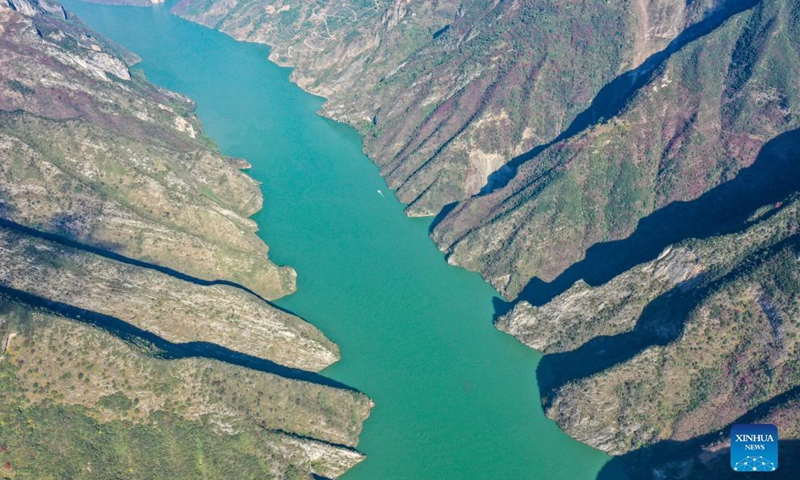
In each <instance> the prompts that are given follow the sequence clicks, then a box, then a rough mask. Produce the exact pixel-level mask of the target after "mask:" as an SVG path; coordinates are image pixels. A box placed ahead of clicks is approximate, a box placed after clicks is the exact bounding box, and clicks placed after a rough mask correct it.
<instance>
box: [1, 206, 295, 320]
mask: <svg viewBox="0 0 800 480" xmlns="http://www.w3.org/2000/svg"><path fill="white" fill-rule="evenodd" d="M0 213H2V212H0ZM0 227H4V228H7V229H9V230H13V231H15V232H19V233H22V234H25V235H29V236H31V237H35V238H41V239H42V240H47V241H49V242H53V243H57V244H59V245H63V246H65V247H69V248H74V249H77V250H83V251H85V252H89V253H92V254H95V255H99V256H101V257H104V258H108V259H110V260H115V261H117V262H120V263H125V264H127V265H131V266H134V267H139V268H146V269H148V270H155V271H157V272H160V273H163V274H165V275H169V276H170V277H175V278H177V279H178V280H183V281H184V282H189V283H194V284H195V285H201V286H204V287H208V286H212V285H225V286H228V287H233V288H236V289H239V290H243V291H245V292H247V293H249V294H250V295H253V296H255V297H257V298H259V299H260V300H262V301H264V302H265V303H267V304H269V306H270V307H272V308H274V309H276V310H280V311H282V312H284V313H289V314H291V315H295V314H294V313H292V312H290V311H289V310H286V309H285V308H282V307H279V306H278V305H275V304H274V303H273V302H271V301H269V300H267V299H266V298H264V297H262V296H261V295H259V294H257V293H256V292H254V291H252V290H250V289H249V288H247V287H245V286H244V285H240V284H238V283H235V282H231V281H228V280H204V279H202V278H197V277H193V276H191V275H187V274H185V273H182V272H179V271H177V270H174V269H172V268H169V267H162V266H161V265H156V264H154V263H148V262H145V261H142V260H137V259H135V258H130V257H126V256H125V255H121V254H119V253H116V252H113V251H111V250H108V249H105V248H101V247H97V246H94V245H87V244H85V243H81V242H78V241H75V240H72V239H70V238H67V237H65V236H62V235H57V234H55V233H49V232H43V231H41V230H36V229H35V228H30V227H26V226H25V225H20V224H19V223H16V222H14V221H13V220H9V219H7V218H4V217H2V216H0Z"/></svg>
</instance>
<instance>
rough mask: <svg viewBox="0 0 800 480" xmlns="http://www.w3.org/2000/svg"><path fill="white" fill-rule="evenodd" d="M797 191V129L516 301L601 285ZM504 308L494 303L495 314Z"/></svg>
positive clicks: (736, 226)
mask: <svg viewBox="0 0 800 480" xmlns="http://www.w3.org/2000/svg"><path fill="white" fill-rule="evenodd" d="M797 190H800V129H796V130H792V131H790V132H786V133H783V134H781V135H779V136H777V137H776V138H774V139H772V140H770V141H769V142H767V143H766V144H765V145H764V146H763V147H762V148H761V151H760V152H759V154H758V156H757V157H756V160H755V162H753V164H752V165H750V166H749V167H747V168H743V169H742V170H741V171H740V172H739V173H738V175H737V176H736V177H735V178H734V179H732V180H730V181H729V182H726V183H723V184H721V185H719V186H717V187H715V188H713V189H711V190H709V191H708V192H706V193H704V194H703V195H702V196H700V197H698V198H697V199H695V200H691V201H685V202H673V203H671V204H669V205H667V206H665V207H663V208H661V209H660V210H657V211H655V212H653V213H651V214H650V215H648V216H647V217H645V218H643V219H642V220H640V221H639V223H638V225H637V227H636V230H635V231H634V232H633V234H631V236H629V237H628V238H625V239H623V240H616V241H610V242H605V243H598V244H596V245H594V246H592V247H591V248H589V249H588V250H587V251H586V256H585V258H584V259H583V260H581V261H580V262H578V263H575V264H573V265H572V266H571V267H569V268H568V269H567V270H565V271H564V272H563V273H562V274H561V275H559V276H558V278H556V279H555V280H553V281H552V282H550V283H546V282H543V281H542V280H540V279H538V278H534V279H532V280H531V281H530V282H529V283H528V285H526V286H525V288H524V289H523V291H522V293H520V295H519V296H518V297H517V300H526V301H528V302H530V303H531V304H532V305H537V306H541V305H544V304H545V303H547V302H549V301H550V300H552V299H553V298H554V297H556V296H557V295H559V294H561V293H563V292H564V291H566V290H567V289H568V288H569V287H570V286H572V285H573V284H574V283H575V282H576V281H577V280H579V279H582V280H584V281H585V282H586V283H588V284H589V285H592V286H597V285H602V284H603V283H606V282H608V281H609V280H611V279H612V278H614V277H616V276H617V275H619V274H621V273H623V272H624V271H626V270H628V269H630V268H631V267H633V266H635V265H638V264H640V263H642V262H645V261H648V260H652V259H653V258H656V257H657V256H658V254H659V253H661V252H662V251H663V250H664V248H666V247H667V246H669V245H671V244H673V243H677V242H679V241H681V240H685V239H687V238H701V239H702V238H708V237H712V236H715V235H721V234H726V233H732V232H736V231H739V230H742V229H745V228H748V227H749V226H750V225H751V222H748V220H747V219H748V217H749V216H750V215H751V214H752V213H753V212H754V211H755V210H757V209H758V208H760V207H762V206H764V205H769V204H777V203H779V202H781V201H783V200H785V199H786V197H787V196H789V195H790V194H792V193H793V192H796V191H797ZM508 307H509V306H508V305H498V306H497V309H498V312H497V313H499V314H501V313H502V312H503V311H504V310H507V309H508Z"/></svg>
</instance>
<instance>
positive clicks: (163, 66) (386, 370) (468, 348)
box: [64, 0, 609, 480]
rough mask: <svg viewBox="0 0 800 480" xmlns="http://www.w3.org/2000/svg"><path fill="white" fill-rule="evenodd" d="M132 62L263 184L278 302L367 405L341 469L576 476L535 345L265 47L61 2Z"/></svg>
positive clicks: (590, 462)
mask: <svg viewBox="0 0 800 480" xmlns="http://www.w3.org/2000/svg"><path fill="white" fill-rule="evenodd" d="M64 4H65V6H66V7H67V8H68V9H69V10H71V11H72V12H75V13H77V14H78V15H79V16H80V17H81V18H83V19H84V21H86V22H87V23H88V24H89V25H90V26H91V27H93V28H95V29H97V30H98V31H100V32H102V33H103V34H105V35H107V36H108V37H109V38H111V39H113V40H115V41H117V42H119V43H120V44H122V45H123V46H125V47H127V48H129V49H130V50H132V51H133V52H135V53H137V54H138V55H140V56H141V57H142V59H143V61H142V63H141V64H140V65H139V66H138V68H142V69H144V71H145V72H146V74H147V77H148V78H149V79H150V80H151V81H153V82H154V83H156V84H158V85H161V86H163V87H165V88H168V89H171V90H175V91H178V92H181V93H184V94H186V95H188V96H190V97H191V98H192V99H194V100H195V101H196V102H197V113H198V115H199V116H200V118H201V120H202V122H203V125H204V126H205V129H206V134H208V135H209V136H210V137H211V138H213V139H215V141H216V142H218V144H219V147H220V149H221V150H222V152H223V153H225V154H227V155H231V156H235V157H242V158H246V159H247V160H248V161H249V162H250V163H251V164H252V165H253V167H252V169H251V170H250V171H249V172H248V173H249V174H250V175H251V176H253V177H254V178H255V179H257V180H258V181H260V182H263V190H264V196H265V200H266V201H265V208H264V209H263V210H262V211H261V212H259V213H258V214H257V215H256V217H255V220H256V221H257V222H258V224H259V226H260V235H261V236H262V237H263V238H264V240H265V241H266V243H267V244H268V245H270V247H271V251H270V257H271V258H272V259H274V260H275V261H276V262H278V263H279V264H287V265H291V266H292V267H294V268H295V269H296V270H297V272H298V283H297V286H298V290H297V292H296V293H295V294H293V295H291V296H289V297H286V298H284V299H282V300H280V301H278V302H277V304H278V305H279V306H281V307H283V308H286V309H288V310H290V311H292V312H294V313H297V314H298V315H300V316H302V317H303V318H305V319H307V320H308V321H309V322H311V323H313V324H314V325H316V326H317V327H319V328H320V329H321V330H322V331H323V332H324V333H325V334H326V335H327V336H328V337H329V338H331V339H332V340H333V341H335V342H336V343H338V344H339V346H340V347H341V353H342V360H341V361H340V362H338V363H336V364H335V365H333V366H332V367H330V368H328V369H326V370H325V371H323V372H322V374H323V375H325V376H326V377H329V378H331V379H333V380H335V381H337V382H341V383H344V384H347V385H350V386H352V387H354V388H357V389H358V390H361V391H363V392H365V393H366V394H368V395H369V396H370V397H371V398H372V399H373V400H374V401H375V403H376V407H375V409H374V410H373V412H372V416H371V418H370V419H369V420H368V421H367V423H366V425H365V430H364V432H363V435H362V437H361V442H360V444H359V450H361V451H363V452H364V453H366V454H367V456H368V458H367V460H366V461H364V462H363V463H361V464H360V465H358V466H357V467H356V468H354V469H353V470H351V471H350V472H348V473H347V474H346V475H345V476H344V477H343V478H346V479H348V480H357V479H371V480H389V479H547V480H558V479H564V480H567V479H568V480H590V479H594V478H595V477H596V475H597V473H598V471H599V470H600V469H601V468H602V467H603V465H604V464H605V463H606V462H607V461H608V459H609V457H608V456H607V455H605V454H603V453H602V452H599V451H597V450H594V449H592V448H590V447H588V446H586V445H583V444H581V443H578V442H576V441H574V440H572V439H571V438H569V437H567V436H566V435H565V434H563V433H562V432H561V431H560V430H559V429H558V428H557V426H556V425H555V424H554V423H553V422H551V421H550V420H548V419H547V418H545V416H544V415H543V413H542V409H541V406H540V400H539V390H538V388H537V385H536V366H537V363H538V361H539V359H540V355H539V354H538V353H536V352H534V351H532V350H531V349H529V348H528V347H526V346H524V345H522V344H520V343H518V342H517V341H516V340H515V339H514V338H513V337H511V336H509V335H506V334H503V333H501V332H499V331H497V330H496V329H495V328H494V327H493V325H492V314H493V307H492V300H493V297H495V296H496V295H497V294H496V293H495V292H494V290H493V289H492V288H491V287H490V286H489V285H488V284H486V283H485V282H483V281H482V280H481V278H480V277H479V275H478V274H475V273H470V272H466V271H464V270H461V269H459V268H455V267H451V266H449V265H447V263H446V262H444V261H443V258H442V254H441V253H440V252H439V251H438V250H437V249H436V248H435V246H434V245H433V243H432V242H431V240H430V239H429V238H428V227H429V222H430V220H429V219H410V218H407V217H406V216H405V215H404V214H403V205H402V204H400V203H399V202H398V201H397V200H396V199H395V197H394V195H393V194H392V192H391V191H389V190H387V187H386V184H385V183H384V181H383V179H382V178H381V177H380V176H379V174H378V169H377V168H376V167H375V166H374V165H373V164H372V163H371V162H370V161H369V159H368V158H366V157H365V156H364V154H363V153H362V152H361V141H360V138H359V137H358V135H357V134H356V132H355V131H353V130H352V129H351V128H349V127H346V126H344V125H341V124H337V123H335V122H332V121H329V120H327V119H324V118H321V117H319V116H318V115H317V114H316V112H317V110H318V109H319V108H320V106H321V105H322V99H320V98H317V97H314V96H312V95H309V94H307V93H305V92H303V91H302V90H300V89H299V88H298V87H297V86H295V85H293V84H292V83H290V82H289V78H288V77H289V71H288V70H287V69H284V68H280V67H278V66H276V65H274V64H272V63H270V62H268V60H267V55H268V49H267V48H266V47H264V46H261V45H254V44H244V43H238V42H236V41H234V40H232V39H231V38H229V37H227V36H225V35H224V34H222V33H219V32H216V31H212V30H209V29H206V28H204V27H201V26H198V25H195V24H191V23H189V22H187V21H184V20H181V19H180V18H177V17H175V16H172V15H170V14H169V13H168V5H159V6H156V7H153V8H135V7H109V6H100V5H90V4H84V3H79V2H76V1H73V0H69V1H66V2H64Z"/></svg>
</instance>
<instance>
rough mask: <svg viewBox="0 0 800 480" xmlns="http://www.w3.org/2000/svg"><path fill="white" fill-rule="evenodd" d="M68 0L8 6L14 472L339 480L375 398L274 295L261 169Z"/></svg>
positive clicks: (3, 80)
mask: <svg viewBox="0 0 800 480" xmlns="http://www.w3.org/2000/svg"><path fill="white" fill-rule="evenodd" d="M136 61H137V58H136V56H135V55H134V54H132V53H130V52H127V51H125V50H124V49H122V48H121V47H119V46H117V45H115V44H113V43H112V42H110V41H108V40H106V39H104V38H102V37H100V36H98V35H97V34H95V33H94V32H92V31H91V30H89V29H88V28H87V27H86V26H85V25H83V24H82V23H81V22H80V21H79V20H78V19H76V18H73V17H72V16H71V15H70V14H69V13H68V12H67V11H65V10H64V9H63V8H62V7H61V6H59V5H57V4H54V3H50V2H47V1H46V0H41V1H28V0H8V1H7V2H4V3H3V4H2V7H0V64H1V65H2V68H0V159H2V160H0V379H1V380H0V424H2V425H3V428H1V429H0V478H50V477H53V478H55V477H58V478H77V477H80V478H98V479H107V478H115V477H121V476H125V477H126V478H153V476H154V475H155V476H157V477H163V478H198V477H203V476H211V477H223V476H225V477H232V478H265V477H267V478H298V479H299V478H308V479H310V478H319V477H324V478H335V477H337V476H339V475H341V474H342V473H344V472H345V471H346V470H347V469H349V468H351V467H352V466H354V465H355V464H357V463H358V462H360V461H362V460H363V458H364V456H363V455H362V454H361V453H360V452H358V451H356V450H355V446H356V444H357V443H358V436H359V434H360V432H361V428H362V425H363V422H364V420H365V419H366V418H367V417H368V415H369V412H370V409H371V408H372V402H371V401H370V400H369V398H367V397H366V396H365V395H364V394H362V393H360V392H357V391H354V390H353V389H352V388H349V387H347V386H345V385H341V384H339V383H337V382H335V381H333V380H331V379H328V378H326V377H324V376H321V375H319V374H317V373H315V372H318V371H319V370H322V369H323V368H325V367H327V366H329V365H330V364H332V363H334V362H335V361H337V360H338V359H339V350H338V347H337V346H336V345H335V344H334V343H333V342H331V341H330V340H328V339H327V338H326V337H325V336H324V335H323V334H322V333H321V332H320V331H319V330H317V329H316V328H315V327H313V326H312V325H310V324H308V323H307V322H305V321H304V320H303V319H301V318H299V317H297V316H295V315H293V314H292V313H290V312H286V311H283V310H281V309H279V308H277V307H276V306H274V305H273V304H271V303H270V302H269V300H271V299H275V298H278V297H281V296H283V295H286V294H288V293H291V292H292V291H294V288H295V273H294V270H292V269H291V268H290V267H282V266H277V265H275V264H274V263H273V262H272V261H271V260H270V259H269V256H268V248H267V246H266V245H265V244H264V243H263V242H262V241H261V240H260V239H259V238H258V236H257V235H256V224H255V222H253V221H252V220H251V219H249V218H248V217H249V216H251V215H252V214H253V213H255V212H256V211H258V210H259V209H260V208H261V207H262V204H263V199H262V195H261V190H260V187H259V185H258V183H257V182H256V181H254V180H253V179H251V178H250V177H248V176H247V175H245V174H244V173H243V172H242V171H241V170H242V169H243V168H246V167H247V166H248V165H247V162H245V161H244V160H240V159H232V158H227V157H224V156H222V155H221V154H220V153H219V151H218V150H217V149H216V147H215V146H214V144H213V142H212V141H211V140H210V139H208V138H207V137H205V136H204V135H203V133H202V128H201V125H200V123H199V122H198V120H197V118H196V117H195V116H194V114H193V113H192V109H193V107H194V106H193V104H192V102H191V101H190V100H189V99H188V98H186V97H183V96H181V95H178V94H175V93H173V92H169V91H166V90H162V89H160V88H158V87H156V86H154V85H152V84H150V83H149V82H147V80H146V79H145V78H144V76H143V75H142V74H141V73H136V72H134V73H132V72H131V71H130V70H129V66H130V65H131V64H133V63H134V62H136Z"/></svg>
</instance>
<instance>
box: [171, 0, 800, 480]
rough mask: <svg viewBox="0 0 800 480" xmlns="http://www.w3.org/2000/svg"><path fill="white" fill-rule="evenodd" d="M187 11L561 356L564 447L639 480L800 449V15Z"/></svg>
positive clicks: (750, 7)
mask: <svg viewBox="0 0 800 480" xmlns="http://www.w3.org/2000/svg"><path fill="white" fill-rule="evenodd" d="M174 12H175V13H177V14H179V15H181V16H183V17H185V18H188V19H190V20H193V21H196V22H199V23H202V24H204V25H207V26H209V27H213V28H218V29H220V30H222V31H224V32H226V33H228V34H230V35H232V36H234V37H235V38H238V39H241V40H248V41H257V42H263V43H268V44H270V45H271V46H272V47H273V50H272V56H271V58H272V59H273V60H274V61H277V62H278V63H281V64H284V65H289V66H294V67H295V70H294V72H293V78H294V80H295V81H297V82H298V83H299V84H300V85H301V86H302V87H303V88H305V89H307V90H310V91H312V92H314V93H318V94H320V95H323V96H325V97H327V99H328V102H327V103H326V104H325V106H324V107H323V114H325V115H328V116H330V117H333V118H335V119H338V120H341V121H344V122H347V123H349V124H351V125H353V126H354V127H355V128H357V129H358V130H359V131H360V132H361V133H362V134H363V135H364V145H365V150H366V152H367V153H368V154H369V155H370V156H371V157H372V158H373V159H374V160H375V162H376V163H377V164H378V165H379V166H380V167H381V171H382V173H383V174H384V175H385V176H386V178H387V180H388V182H389V184H390V186H391V187H392V188H396V189H397V190H398V192H397V193H398V196H399V198H400V199H401V200H402V201H403V202H406V203H408V204H409V207H408V210H407V211H408V213H409V214H411V215H437V217H436V219H435V221H434V224H433V230H432V237H433V239H434V240H435V241H436V242H437V244H438V245H439V246H440V248H441V249H442V250H443V251H444V252H446V253H447V256H448V257H447V258H448V261H449V262H451V263H453V264H456V265H460V266H463V267H465V268H468V269H471V270H476V271H478V272H480V273H481V274H482V275H483V276H484V278H486V279H487V280H488V281H490V282H491V283H492V284H493V285H494V286H495V287H496V288H497V289H498V290H499V291H500V292H501V293H502V294H503V296H505V297H506V298H507V299H510V300H513V303H510V304H508V305H507V306H510V307H513V308H512V309H511V311H510V312H508V313H507V314H506V315H504V316H501V317H500V318H499V320H498V326H499V328H501V329H503V330H505V331H508V332H509V333H511V334H513V335H515V336H517V337H518V338H519V339H520V340H521V341H523V342H524V343H526V344H528V345H530V346H532V347H534V348H537V349H540V350H543V351H545V352H546V353H548V355H546V356H545V358H544V359H543V361H542V363H541V366H540V369H539V380H540V384H541V386H542V389H543V394H544V398H543V400H544V403H545V406H546V410H547V413H548V415H549V416H550V417H551V418H553V419H554V420H556V421H557V422H558V423H559V424H560V425H561V426H562V427H563V428H564V429H565V430H566V431H567V432H568V433H569V434H570V435H573V436H574V437H576V438H578V439H580V440H582V441H584V442H586V443H589V444H591V445H594V446H596V447H598V448H602V449H604V450H606V451H608V452H611V453H614V454H618V455H622V457H623V458H622V460H623V461H624V462H625V464H626V466H627V467H626V468H628V469H629V470H630V471H631V473H632V478H673V477H674V478H723V477H726V474H725V473H720V471H719V470H718V469H715V468H714V467H715V466H719V465H720V464H721V463H723V462H724V458H725V456H724V455H722V453H723V452H724V451H725V448H726V445H725V442H724V439H723V438H724V435H725V432H726V429H727V428H728V427H729V426H730V424H732V423H735V422H740V423H741V422H743V421H759V420H764V421H773V422H775V423H776V424H778V425H779V426H781V429H782V431H784V430H785V431H786V436H785V437H784V438H786V439H795V440H794V441H791V442H787V445H788V447H787V451H788V452H789V455H791V453H792V452H794V453H796V452H797V451H798V445H797V441H796V439H797V430H796V419H797V408H796V405H797V391H798V390H797V389H798V388H800V386H798V384H799V383H800V376H798V375H800V374H799V373H798V370H797V362H796V361H795V360H796V358H797V354H798V340H797V335H798V333H800V332H798V324H797V320H796V316H797V311H796V310H797V308H798V305H800V304H798V298H797V295H798V288H797V285H798V279H799V278H800V276H798V271H797V268H796V267H797V262H796V259H797V249H798V244H797V242H798V238H797V227H798V213H797V212H798V210H797V209H798V201H797V200H796V195H797V194H798V192H799V191H800V168H799V167H800V162H798V160H800V158H799V157H798V152H800V130H798V128H799V127H800V120H799V117H798V115H797V111H798V109H799V108H800V79H799V78H798V76H797V75H795V72H796V71H798V70H800V43H798V42H797V40H796V39H797V38H800V4H798V3H797V2H795V1H791V0H718V1H693V2H686V1H683V0H631V1H625V0H614V1H611V2H605V3H604V4H603V5H602V6H600V5H599V4H598V3H597V2H589V1H576V2H552V1H549V0H537V1H513V0H511V1H505V2H502V1H494V2H492V1H477V0H475V1H470V0H464V1H457V0H453V1H439V2H436V1H422V2H411V1H405V0H397V1H388V2H387V1H384V2H382V1H380V0H376V1H370V2H356V3H350V2H321V1H320V2H297V1H292V0H277V1H275V2H267V4H265V2H263V1H258V0H251V1H238V0H220V1H214V0H181V1H180V2H179V3H178V4H177V5H176V7H175V8H174ZM598 405H602V407H601V408H598ZM782 455H787V454H782ZM787 458H788V457H784V458H783V460H782V462H784V464H789V463H790V461H789V460H787ZM795 464H796V462H795ZM725 471H726V472H727V470H725ZM604 475H606V472H602V473H601V475H600V477H601V478H605V477H604ZM609 478H612V477H609ZM787 478H788V477H787Z"/></svg>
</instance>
